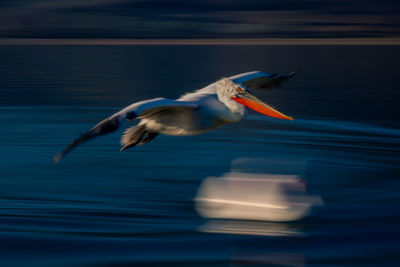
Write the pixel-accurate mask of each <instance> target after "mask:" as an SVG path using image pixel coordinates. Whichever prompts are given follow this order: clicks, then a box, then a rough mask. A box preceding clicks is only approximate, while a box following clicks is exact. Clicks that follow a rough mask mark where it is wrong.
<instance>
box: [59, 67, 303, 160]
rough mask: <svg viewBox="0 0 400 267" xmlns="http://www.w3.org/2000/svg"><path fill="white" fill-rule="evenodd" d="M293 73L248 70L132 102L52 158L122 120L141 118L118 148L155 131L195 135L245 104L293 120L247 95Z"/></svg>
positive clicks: (236, 117) (234, 117)
mask: <svg viewBox="0 0 400 267" xmlns="http://www.w3.org/2000/svg"><path fill="white" fill-rule="evenodd" d="M296 73H297V71H295V72H292V73H290V74H288V75H278V74H270V73H265V72H260V71H254V72H248V73H243V74H239V75H236V76H232V77H230V78H223V79H221V80H219V81H217V82H215V83H212V84H210V85H208V86H207V87H205V88H203V89H200V90H197V91H195V92H192V93H187V94H185V95H183V96H181V97H180V98H178V99H177V100H171V99H166V98H154V99H150V100H145V101H140V102H137V103H134V104H132V105H130V106H127V107H126V108H124V109H122V110H120V111H119V112H117V113H115V114H113V115H112V116H110V117H109V118H107V119H105V120H103V121H102V122H100V123H98V124H97V125H96V126H94V127H93V128H92V129H90V130H89V131H88V132H86V133H85V134H83V135H81V136H80V137H78V138H77V139H76V140H74V141H73V142H72V143H71V144H69V145H68V146H67V147H66V148H65V149H64V150H63V151H61V152H60V153H58V154H57V155H56V156H55V157H54V161H55V162H58V161H60V160H61V159H62V158H63V157H64V156H65V155H66V154H67V153H68V152H69V151H70V150H72V149H73V148H74V147H76V146H77V145H79V144H81V143H83V142H85V141H87V140H89V139H91V138H94V137H96V136H99V135H104V134H107V133H110V132H113V131H115V130H116V129H118V128H119V127H120V126H121V125H122V124H123V122H124V121H125V120H133V119H140V122H139V124H138V125H136V126H133V127H131V128H128V129H127V130H125V132H124V135H123V136H122V138H121V145H123V148H122V149H121V150H124V149H126V148H128V147H131V146H138V145H143V144H145V143H147V142H149V141H151V140H152V139H154V138H155V137H156V136H157V135H158V134H165V135H197V134H202V133H204V132H208V131H210V130H213V129H215V128H217V127H220V126H222V125H224V124H227V123H233V122H238V121H240V120H242V119H243V118H244V117H245V116H246V112H247V111H246V108H245V106H247V107H250V108H252V109H254V110H256V111H258V112H260V113H263V114H265V115H268V116H273V117H277V118H281V119H292V118H291V117H288V116H286V115H283V114H282V113H280V112H279V111H277V110H275V109H273V108H272V107H270V106H268V105H267V104H265V103H263V102H262V101H261V100H259V99H258V98H256V97H255V96H253V95H252V94H250V92H249V91H248V89H251V88H265V89H269V88H273V87H279V86H280V85H281V83H282V82H283V81H285V80H286V79H288V78H290V77H292V76H293V75H295V74H296Z"/></svg>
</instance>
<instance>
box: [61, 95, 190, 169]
mask: <svg viewBox="0 0 400 267" xmlns="http://www.w3.org/2000/svg"><path fill="white" fill-rule="evenodd" d="M178 107H179V108H190V109H193V108H197V104H195V103H192V102H185V101H176V100H171V99H167V98H155V99H151V100H145V101H141V102H137V103H134V104H132V105H130V106H128V107H126V108H124V109H122V110H120V111H118V112H117V113H115V114H113V115H111V116H110V117H108V118H107V119H105V120H103V121H101V122H100V123H98V124H97V125H95V126H94V127H93V128H92V129H90V130H89V131H87V132H86V133H84V134H82V135H81V136H79V137H78V138H76V139H75V140H74V141H73V142H72V143H70V144H69V145H68V146H67V147H65V149H63V150H62V151H61V152H59V153H58V154H56V155H55V156H54V162H56V163H57V162H59V161H60V160H61V159H62V158H63V157H64V156H65V155H66V154H67V153H68V152H70V151H71V150H72V149H73V148H75V147H76V146H78V145H79V144H82V143H83V142H86V141H88V140H90V139H92V138H94V137H96V136H99V135H105V134H108V133H111V132H114V131H115V130H117V129H118V128H119V127H121V126H122V124H123V122H124V121H125V119H126V120H133V119H135V118H146V117H149V116H152V115H154V114H156V113H159V112H168V110H169V109H176V108H178Z"/></svg>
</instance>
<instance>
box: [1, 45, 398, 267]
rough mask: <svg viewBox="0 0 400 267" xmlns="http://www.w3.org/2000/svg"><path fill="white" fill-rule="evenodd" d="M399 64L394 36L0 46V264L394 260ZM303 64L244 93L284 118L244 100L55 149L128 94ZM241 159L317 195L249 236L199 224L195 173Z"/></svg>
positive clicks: (173, 90) (146, 94)
mask: <svg viewBox="0 0 400 267" xmlns="http://www.w3.org/2000/svg"><path fill="white" fill-rule="evenodd" d="M398 62H400V47H398V46H19V47H12V46H1V47H0V96H1V97H0V125H1V131H0V263H1V264H0V265H1V266H132V265H137V266H398V265H399V264H400V261H399V257H398V256H399V253H400V208H399V204H400V193H399V191H400V167H399V166H400V165H399V164H400V153H399V152H400V140H399V137H400V123H399V117H400V107H399V100H400V82H399V79H398V77H399V74H398V73H399V68H398ZM298 66H300V67H301V68H302V70H301V72H300V73H299V74H298V76H297V77H295V78H293V80H291V81H289V82H288V83H287V84H286V85H285V86H284V87H283V88H281V89H279V90H274V91H268V92H263V91H255V92H254V93H255V94H257V95H258V96H259V97H261V98H263V99H266V100H267V102H268V103H270V104H272V105H274V106H276V107H278V108H279V109H280V110H281V111H283V112H284V113H286V114H289V115H291V116H293V117H294V118H295V121H293V122H287V121H281V120H276V119H269V118H266V117H264V116H262V115H259V114H255V113H250V115H249V116H248V118H247V120H246V121H243V122H240V123H237V124H232V125H227V126H225V127H222V128H220V129H217V130H215V131H213V132H210V133H207V134H204V135H200V136H193V137H170V136H160V137H157V138H156V139H155V140H154V141H152V142H151V143H149V144H146V145H145V146H143V147H140V148H134V149H130V150H128V151H126V152H123V153H120V152H118V151H119V136H120V134H121V132H119V133H117V134H113V135H110V136H104V137H101V138H98V139H96V140H93V141H92V142H89V143H87V144H85V145H82V146H81V147H79V148H77V149H76V150H75V151H73V152H72V153H71V154H70V155H68V157H67V158H66V159H65V160H63V161H62V162H60V163H59V164H54V163H53V162H52V157H53V156H54V154H55V153H56V152H58V151H59V150H60V149H61V148H62V147H63V146H64V145H65V144H67V143H69V142H70V141H71V140H72V139H73V138H75V137H77V136H78V134H79V133H82V132H83V131H85V130H87V129H88V128H90V127H91V126H92V125H93V124H94V123H96V122H98V121H100V120H101V119H103V118H105V117H106V116H108V115H110V114H112V113H113V112H115V111H117V110H118V109H119V108H121V107H124V106H126V105H128V104H130V103H132V102H136V101H138V100H142V99H147V98H153V97H159V96H164V97H169V98H175V97H178V96H179V95H180V94H182V93H184V92H186V91H190V90H194V89H197V88H201V87H203V86H205V85H207V84H208V83H211V82H213V81H215V80H217V79H218V78H220V77H223V76H229V75H234V74H237V73H241V72H247V71H251V70H264V71H273V72H289V71H291V70H293V69H294V68H296V67H298ZM242 159H246V160H245V162H251V161H254V162H261V163H262V164H261V165H262V167H260V168H258V169H257V168H256V167H254V169H253V170H250V172H251V171H253V172H263V173H264V174H284V175H299V176H300V177H301V178H302V179H304V180H305V182H306V184H307V189H308V192H309V194H310V195H314V196H319V197H320V198H321V199H322V201H323V205H318V206H314V207H313V208H312V209H311V210H310V212H309V213H308V214H307V215H306V216H304V217H303V218H302V219H300V220H296V221H292V222H261V223H260V222H258V227H259V233H261V234H258V235H253V234H251V233H247V234H246V233H245V234H243V233H242V234H237V233H233V232H228V233H209V232H204V231H201V229H202V226H203V225H205V224H207V223H208V219H206V218H203V217H201V216H200V215H199V214H198V213H197V212H196V209H195V198H196V194H197V190H198V188H199V186H200V184H201V183H202V181H203V180H204V179H205V178H207V177H211V176H213V177H218V176H221V175H223V174H224V173H227V172H230V171H231V169H232V168H235V166H236V165H235V164H236V162H238V161H239V162H240V161H241V160H242ZM241 168H244V169H245V168H246V166H241ZM252 168H253V167H252ZM247 171H248V170H247ZM248 223H249V222H240V221H239V224H240V225H241V226H242V227H243V226H244V227H247V230H252V229H251V228H252V227H253V226H254V225H255V224H251V223H250V224H248ZM282 229H286V230H288V229H289V230H290V231H282ZM293 233H295V234H293Z"/></svg>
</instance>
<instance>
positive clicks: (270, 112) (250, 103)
mask: <svg viewBox="0 0 400 267" xmlns="http://www.w3.org/2000/svg"><path fill="white" fill-rule="evenodd" d="M232 99H233V100H235V101H236V102H238V103H240V104H242V105H244V106H246V107H249V108H251V109H253V110H255V111H257V112H260V113H261V114H264V115H267V116H271V117H274V118H278V119H284V120H293V118H292V117H290V116H286V115H285V114H283V113H281V112H279V111H277V110H276V109H274V108H273V107H271V106H269V105H267V104H265V103H264V102H263V101H261V100H260V99H258V98H257V97H255V96H254V95H252V94H250V92H249V91H247V90H243V92H242V93H240V94H238V95H237V96H236V97H232Z"/></svg>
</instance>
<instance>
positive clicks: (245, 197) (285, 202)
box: [196, 172, 322, 222]
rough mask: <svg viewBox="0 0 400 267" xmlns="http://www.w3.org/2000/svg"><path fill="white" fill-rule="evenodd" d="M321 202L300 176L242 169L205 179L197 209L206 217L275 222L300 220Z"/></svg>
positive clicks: (199, 193)
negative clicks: (251, 171)
mask: <svg viewBox="0 0 400 267" xmlns="http://www.w3.org/2000/svg"><path fill="white" fill-rule="evenodd" d="M321 203H322V201H321V199H320V198H319V197H313V196H309V195H307V192H306V186H305V183H304V181H303V180H302V179H300V178H298V176H296V175H271V174H248V173H242V172H230V173H227V174H225V175H224V176H222V177H218V178H216V177H210V178H207V179H205V180H204V181H203V183H202V184H201V186H200V188H199V191H198V194H197V198H196V208H197V211H198V212H199V214H200V215H202V216H203V217H206V218H214V219H236V220H253V221H272V222H284V221H294V220H299V219H301V218H303V217H304V216H306V215H307V213H308V211H309V209H310V207H311V206H312V205H314V204H321Z"/></svg>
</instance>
